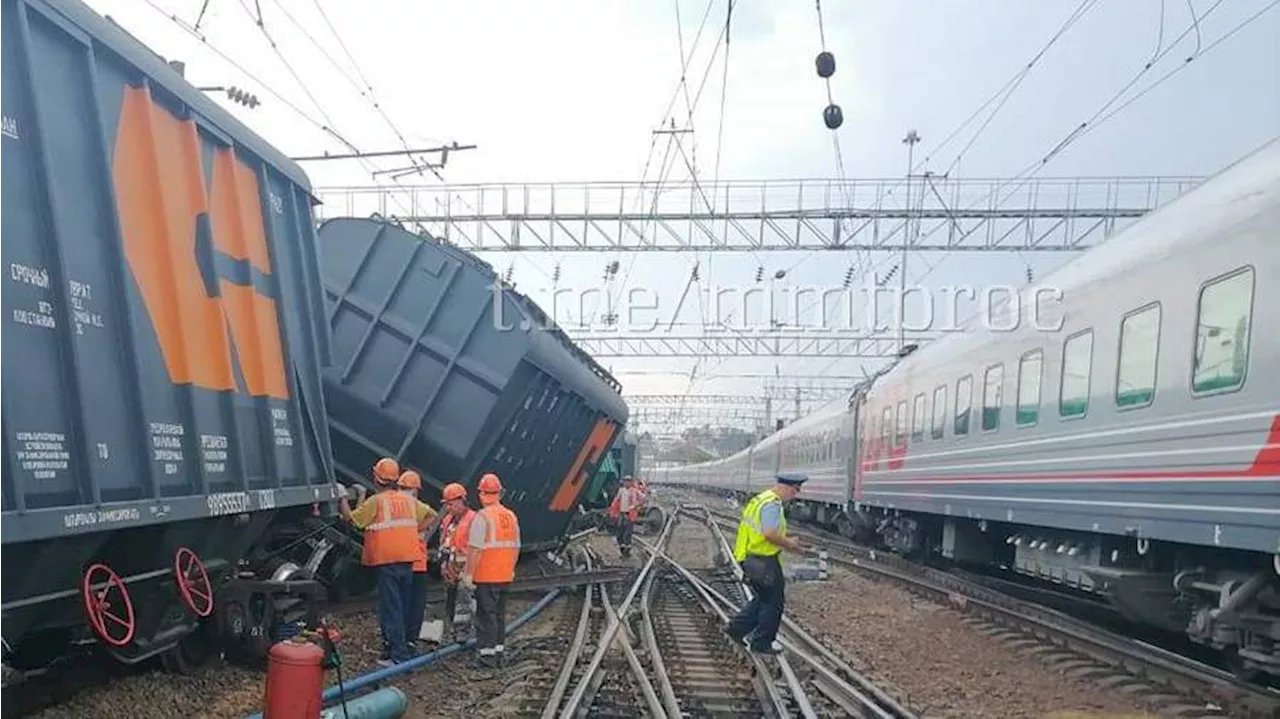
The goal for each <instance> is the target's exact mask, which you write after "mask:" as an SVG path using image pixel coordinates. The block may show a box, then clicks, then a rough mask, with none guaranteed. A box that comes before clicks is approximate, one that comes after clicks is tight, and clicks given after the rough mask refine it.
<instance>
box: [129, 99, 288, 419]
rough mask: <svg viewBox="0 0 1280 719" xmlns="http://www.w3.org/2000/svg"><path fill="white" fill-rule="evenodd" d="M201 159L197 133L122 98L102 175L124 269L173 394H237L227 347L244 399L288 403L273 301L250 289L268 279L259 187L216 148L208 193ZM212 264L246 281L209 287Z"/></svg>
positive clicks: (146, 103)
mask: <svg viewBox="0 0 1280 719" xmlns="http://www.w3.org/2000/svg"><path fill="white" fill-rule="evenodd" d="M201 149H202V148H201V142H200V135H199V131H198V130H197V129H196V125H195V122H193V121H191V120H185V121H184V120H179V119H178V118H176V117H174V116H173V115H172V114H170V113H169V112H168V111H166V110H165V109H163V108H162V107H160V106H159V105H157V104H155V103H154V102H152V100H151V98H150V96H149V94H148V92H147V90H146V89H145V88H126V89H125V95H124V103H123V105H122V107H121V111H120V127H119V130H118V131H117V133H116V144H115V156H114V161H113V163H112V168H111V170H112V177H113V180H114V182H115V189H116V202H117V206H118V211H119V215H120V229H121V232H122V233H123V236H124V250H125V256H126V258H127V259H128V262H129V269H130V270H131V272H132V274H133V277H134V280H135V281H136V282H137V284H138V289H139V291H140V292H141V294H142V302H143V304H144V305H145V306H146V309H147V314H148V315H149V316H150V317H151V324H152V326H153V327H154V328H155V332H156V339H157V340H158V342H159V345H160V352H161V354H162V355H163V357H164V364H165V368H166V369H167V370H168V373H169V378H170V379H171V380H172V381H173V382H174V383H175V384H191V385H193V386H196V387H202V388H204V389H211V390H218V391H223V390H235V389H237V386H236V373H235V365H233V360H232V349H233V348H234V350H235V356H236V357H237V358H238V359H239V363H238V364H239V369H240V374H241V375H242V376H243V378H244V383H245V390H246V391H247V392H248V394H250V395H253V396H256V397H262V396H266V397H275V398H278V399H287V398H288V397H289V385H288V381H287V380H286V376H287V375H286V373H285V369H284V351H283V349H282V347H281V342H280V324H279V320H278V315H277V311H276V302H275V300H274V299H272V298H271V297H270V296H269V295H265V294H261V293H260V292H259V291H258V290H256V289H255V288H254V286H253V276H254V274H255V273H257V274H260V275H262V276H265V277H267V278H268V279H269V278H270V277H271V260H270V255H269V253H268V251H267V238H266V234H265V229H264V225H263V216H262V199H261V195H260V194H259V186H258V179H257V177H256V176H255V175H254V172H253V169H252V168H251V167H249V166H248V165H247V164H245V163H244V162H241V161H240V160H238V159H237V158H236V157H235V154H234V152H233V151H232V150H231V149H230V148H225V147H217V148H215V149H214V151H213V159H212V165H213V167H212V173H211V179H210V182H209V187H208V188H206V186H205V166H204V162H203V161H202V159H201V154H202V153H201ZM218 255H222V256H223V257H224V258H226V261H224V263H223V264H228V263H229V264H230V265H232V266H235V267H237V269H238V271H239V274H240V275H244V276H245V277H247V278H248V279H247V280H245V277H238V278H231V279H229V278H227V277H221V276H218V273H217V272H216V271H215V269H214V268H215V266H216V265H217V264H218V260H217V257H218ZM210 258H213V262H212V264H209V260H210ZM236 280H239V281H236ZM246 281H247V282H248V284H245V283H244V282H246Z"/></svg>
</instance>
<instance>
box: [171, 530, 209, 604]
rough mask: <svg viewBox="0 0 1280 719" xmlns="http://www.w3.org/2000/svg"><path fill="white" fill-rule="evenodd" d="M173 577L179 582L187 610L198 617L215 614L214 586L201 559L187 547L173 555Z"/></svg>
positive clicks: (180, 548) (179, 589)
mask: <svg viewBox="0 0 1280 719" xmlns="http://www.w3.org/2000/svg"><path fill="white" fill-rule="evenodd" d="M173 576H174V579H175V580H176V581H177V582H178V593H179V594H181V595H182V601H183V603H184V604H186V605H187V608H188V609H190V610H191V611H193V612H195V614H196V616H198V617H207V616H209V615H210V614H212V613H213V585H212V584H210V583H209V573H208V572H206V571H205V569H204V564H203V563H201V561H200V557H198V556H196V553H195V552H193V551H191V550H190V549H187V548H186V547H179V548H178V551H177V553H175V554H174V555H173Z"/></svg>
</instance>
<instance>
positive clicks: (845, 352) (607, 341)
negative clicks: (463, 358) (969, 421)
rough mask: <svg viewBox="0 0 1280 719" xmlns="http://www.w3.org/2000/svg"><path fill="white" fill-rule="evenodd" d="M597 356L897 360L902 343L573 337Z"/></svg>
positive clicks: (775, 337)
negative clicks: (895, 358)
mask: <svg viewBox="0 0 1280 719" xmlns="http://www.w3.org/2000/svg"><path fill="white" fill-rule="evenodd" d="M938 336H939V335H938V334H937V333H931V334H914V335H911V334H909V335H908V337H907V342H908V343H915V344H925V343H926V342H930V341H932V340H934V339H937V338H938ZM573 340H574V342H575V343H576V344H577V345H578V346H579V347H581V348H582V349H583V351H585V352H587V353H588V354H590V355H591V356H593V357H596V358H605V357H761V356H766V357H849V358H864V359H884V358H888V357H895V356H897V352H898V341H897V339H896V338H893V337H886V336H885V335H883V334H880V335H876V334H870V335H855V334H841V333H829V334H816V333H815V334H796V333H768V334H758V335H752V334H732V335H717V334H705V335H667V334H654V335H574V336H573Z"/></svg>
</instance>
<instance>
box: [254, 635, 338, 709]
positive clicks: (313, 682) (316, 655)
mask: <svg viewBox="0 0 1280 719" xmlns="http://www.w3.org/2000/svg"><path fill="white" fill-rule="evenodd" d="M324 661H325V652H324V650H323V649H321V648H320V647H318V646H316V645H315V644H313V643H312V642H310V641H307V640H306V639H304V638H303V637H300V636H299V637H294V638H292V639H290V640H288V641H283V642H278V643H276V645H275V646H273V647H271V651H270V652H268V653H267V691H266V696H265V697H263V700H262V716H263V719H319V717H320V708H321V706H322V704H321V701H320V696H321V694H322V693H323V692H324Z"/></svg>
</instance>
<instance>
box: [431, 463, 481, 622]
mask: <svg viewBox="0 0 1280 719" xmlns="http://www.w3.org/2000/svg"><path fill="white" fill-rule="evenodd" d="M441 500H442V501H443V504H444V506H443V508H444V515H443V518H442V519H441V520H440V576H441V577H442V578H443V579H444V587H445V589H444V624H445V629H444V632H445V637H447V638H448V640H449V641H451V642H452V641H459V640H460V639H462V638H465V637H466V636H467V635H468V634H470V633H471V616H472V614H471V605H472V602H473V600H472V597H471V594H472V593H471V592H470V591H466V592H463V593H462V594H463V596H462V602H461V605H459V602H458V580H459V578H461V576H462V568H463V567H465V566H466V564H467V539H468V533H469V532H470V530H471V520H472V519H473V518H474V517H475V515H476V513H475V511H474V510H472V509H471V508H470V507H468V506H467V488H466V487H463V486H462V485H461V484H458V483H457V482H452V483H450V484H446V485H445V486H444V492H443V493H442V494H441Z"/></svg>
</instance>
